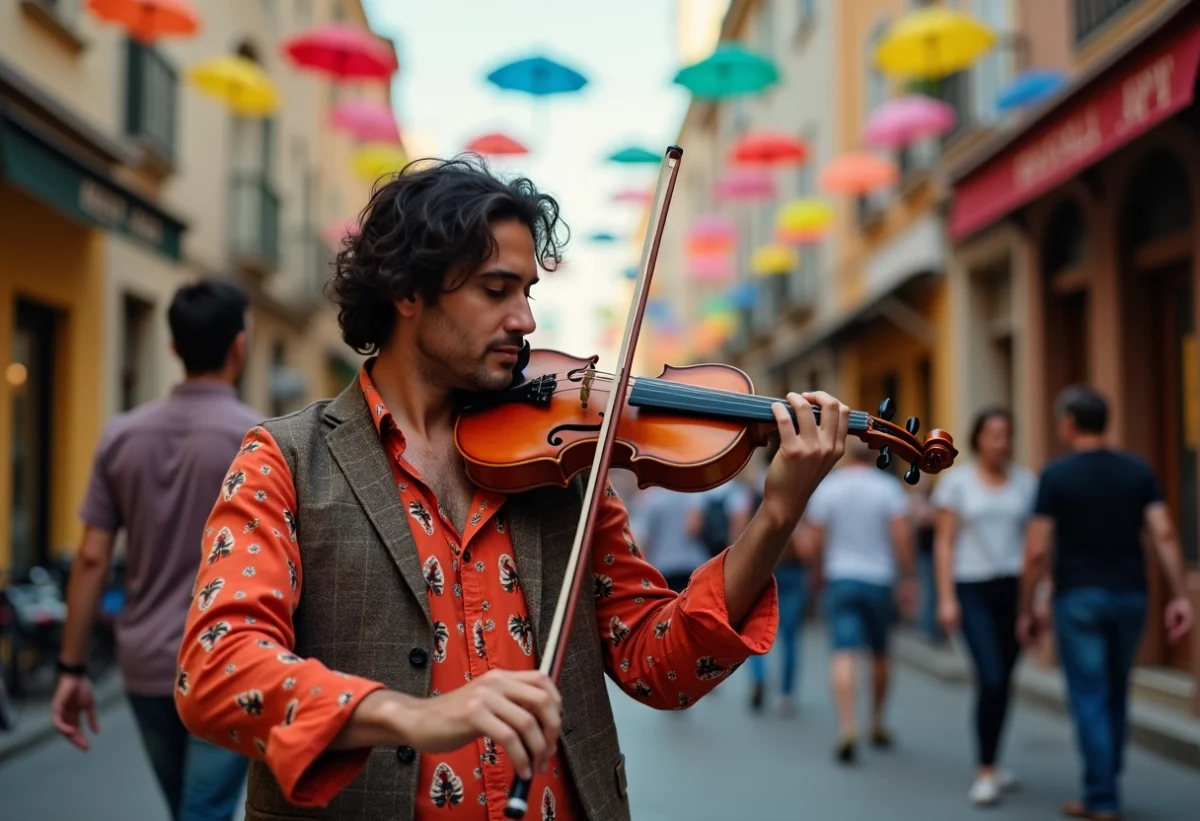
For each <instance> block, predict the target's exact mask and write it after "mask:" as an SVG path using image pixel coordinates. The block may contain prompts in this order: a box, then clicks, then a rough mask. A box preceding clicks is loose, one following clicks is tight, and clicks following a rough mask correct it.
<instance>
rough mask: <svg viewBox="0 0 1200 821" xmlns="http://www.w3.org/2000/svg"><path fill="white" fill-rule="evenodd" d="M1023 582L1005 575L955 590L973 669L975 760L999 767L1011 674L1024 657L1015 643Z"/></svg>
mask: <svg viewBox="0 0 1200 821" xmlns="http://www.w3.org/2000/svg"><path fill="white" fill-rule="evenodd" d="M1019 585H1020V580H1019V579H1018V578H1017V577H1016V576H1003V577H1000V578H995V579H988V580H987V581H980V582H959V583H958V584H957V585H955V589H956V591H957V593H958V603H959V607H960V608H961V609H962V632H963V637H964V638H965V639H966V641H967V647H968V648H969V649H970V651H971V661H972V663H973V664H974V667H975V741H976V761H977V763H978V764H979V765H980V766H981V767H991V766H993V765H995V763H996V754H997V751H998V750H999V748H1000V736H1001V735H1002V733H1003V732H1004V719H1005V717H1006V716H1007V714H1008V704H1009V700H1010V694H1011V692H1012V690H1011V684H1012V672H1013V667H1014V666H1015V665H1016V663H1017V657H1018V656H1020V654H1021V645H1020V644H1019V643H1018V642H1017V599H1018V596H1019V595H1020V589H1019Z"/></svg>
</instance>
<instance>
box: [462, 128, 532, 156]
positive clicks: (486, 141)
mask: <svg viewBox="0 0 1200 821" xmlns="http://www.w3.org/2000/svg"><path fill="white" fill-rule="evenodd" d="M467 150H468V151H474V152H475V153H476V154H492V155H501V154H528V153H529V149H528V148H526V147H525V146H523V145H521V144H520V143H519V142H517V141H516V140H514V139H513V138H512V137H509V136H508V135H507V134H500V133H492V134H484V135H483V136H482V137H476V138H475V139H473V140H471V142H469V143H467Z"/></svg>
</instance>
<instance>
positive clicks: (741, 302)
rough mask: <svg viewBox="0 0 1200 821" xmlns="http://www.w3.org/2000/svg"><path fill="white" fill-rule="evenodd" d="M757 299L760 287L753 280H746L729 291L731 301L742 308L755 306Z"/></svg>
mask: <svg viewBox="0 0 1200 821" xmlns="http://www.w3.org/2000/svg"><path fill="white" fill-rule="evenodd" d="M757 299H758V289H757V288H755V287H754V283H753V282H744V283H742V284H741V285H738V286H737V287H735V288H733V289H732V290H731V291H730V292H729V301H730V302H732V303H733V304H734V305H735V306H737V307H738V308H741V309H742V310H749V309H751V308H753V307H754V303H755V302H756V301H757Z"/></svg>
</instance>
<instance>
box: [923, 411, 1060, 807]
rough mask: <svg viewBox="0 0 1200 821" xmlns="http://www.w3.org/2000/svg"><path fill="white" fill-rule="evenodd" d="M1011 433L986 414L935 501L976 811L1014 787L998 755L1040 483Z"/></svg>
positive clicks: (1004, 414)
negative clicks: (1018, 455)
mask: <svg viewBox="0 0 1200 821" xmlns="http://www.w3.org/2000/svg"><path fill="white" fill-rule="evenodd" d="M1012 433H1013V431H1012V417H1011V415H1010V414H1009V412H1008V411H1007V410H1006V409H1004V408H1000V407H990V408H986V409H984V410H983V411H981V412H980V413H979V415H978V416H977V417H976V419H975V424H974V426H973V427H972V431H971V440H970V444H971V450H972V451H973V452H974V454H975V459H974V460H972V461H971V462H969V463H967V464H965V465H960V466H958V467H956V468H953V469H951V470H949V471H947V472H946V473H945V474H944V476H943V477H942V479H941V481H939V482H938V485H937V487H936V488H935V490H934V492H933V497H932V499H931V501H932V503H933V506H934V507H935V508H936V509H937V521H936V525H935V535H934V553H935V557H936V563H937V581H938V599H939V602H940V603H939V606H938V611H939V612H938V617H939V621H940V622H941V624H942V626H943V627H944V628H945V629H946V630H947V631H951V630H955V629H957V628H959V627H960V626H961V628H962V632H963V636H964V638H965V639H966V642H967V646H968V647H969V648H970V652H971V659H972V662H973V664H974V667H975V677H974V678H975V686H976V688H977V690H976V701H975V736H976V744H977V756H978V758H977V763H978V767H979V769H978V773H977V774H976V778H975V781H974V783H973V784H972V785H971V790H970V792H969V796H970V799H971V800H972V801H973V802H974V803H976V804H993V803H995V802H996V801H998V800H999V797H1000V793H1001V791H1002V790H1004V789H1005V788H1007V787H1010V786H1012V785H1013V784H1014V783H1015V779H1014V778H1013V776H1012V775H1011V774H1010V773H1008V772H1004V771H998V770H997V768H996V755H997V750H998V748H999V746H1000V736H1001V733H1002V731H1003V729H1004V719H1005V715H1006V714H1007V712H1008V704H1009V694H1010V682H1011V680H1012V672H1013V667H1014V666H1015V665H1016V662H1017V657H1018V655H1019V654H1020V644H1019V643H1018V641H1017V632H1016V631H1017V599H1018V594H1019V589H1020V584H1019V582H1020V576H1021V562H1022V557H1023V552H1024V543H1025V524H1026V521H1027V520H1028V519H1029V517H1030V515H1032V512H1033V502H1034V497H1035V495H1036V493H1037V480H1036V478H1035V477H1034V475H1033V473H1031V472H1030V471H1029V470H1026V469H1025V468H1023V467H1020V466H1018V465H1014V464H1012V461H1011V460H1012Z"/></svg>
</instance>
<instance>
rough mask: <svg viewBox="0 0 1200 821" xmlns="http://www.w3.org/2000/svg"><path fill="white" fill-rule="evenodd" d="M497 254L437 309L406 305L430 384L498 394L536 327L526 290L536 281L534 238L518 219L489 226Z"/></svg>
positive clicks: (443, 295) (447, 295) (507, 382)
mask: <svg viewBox="0 0 1200 821" xmlns="http://www.w3.org/2000/svg"><path fill="white" fill-rule="evenodd" d="M492 236H493V237H495V240H496V251H495V253H494V254H493V255H492V256H491V257H490V258H489V259H488V260H486V261H485V262H484V263H483V265H482V266H481V267H480V268H479V270H478V271H474V272H473V273H472V274H471V276H470V277H469V278H468V279H467V281H466V283H465V284H464V285H463V286H462V287H460V288H458V289H456V290H454V291H451V292H450V293H445V294H442V295H441V298H440V299H439V300H438V303H437V304H436V305H426V304H424V302H422V301H421V300H419V299H418V300H417V302H416V304H415V305H413V306H411V307H410V310H411V311H412V314H411V317H412V319H413V320H415V322H416V325H415V327H416V344H417V347H418V348H419V349H420V351H421V353H422V354H423V355H424V358H425V360H426V364H427V366H428V367H429V368H430V369H431V371H432V372H431V373H429V374H427V376H428V377H429V378H430V379H431V381H433V383H434V384H439V385H444V386H446V387H447V388H451V389H458V390H498V389H500V388H504V387H507V386H508V384H509V383H510V382H511V381H512V371H513V366H514V365H516V362H517V354H518V353H519V352H520V348H521V345H522V343H523V342H524V339H525V337H526V336H527V335H529V334H531V333H533V331H534V328H535V327H536V324H535V323H534V321H533V313H532V312H531V311H530V308H529V290H530V288H531V287H532V286H533V285H535V284H536V283H537V281H538V275H537V262H536V260H535V254H536V252H535V248H534V243H533V235H532V234H531V233H530V230H529V228H528V227H526V226H525V225H524V224H523V223H521V222H520V221H518V220H506V221H503V222H495V223H493V224H492Z"/></svg>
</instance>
